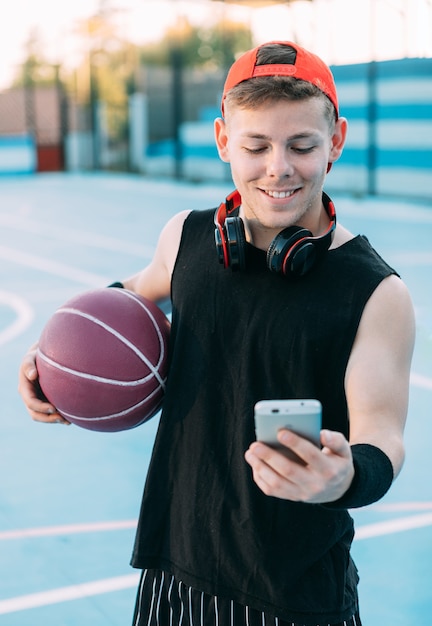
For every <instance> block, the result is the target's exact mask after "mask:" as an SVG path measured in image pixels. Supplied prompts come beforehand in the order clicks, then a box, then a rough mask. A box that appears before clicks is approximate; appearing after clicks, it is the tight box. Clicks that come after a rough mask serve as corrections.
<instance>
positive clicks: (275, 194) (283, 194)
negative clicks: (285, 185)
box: [263, 189, 298, 199]
mask: <svg viewBox="0 0 432 626" xmlns="http://www.w3.org/2000/svg"><path fill="white" fill-rule="evenodd" d="M263 191H264V193H265V194H266V195H267V196H270V198H277V199H281V198H290V197H291V196H293V195H294V194H295V193H296V192H297V191H298V189H292V190H290V191H274V190H272V189H263Z"/></svg>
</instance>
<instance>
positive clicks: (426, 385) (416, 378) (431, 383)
mask: <svg viewBox="0 0 432 626" xmlns="http://www.w3.org/2000/svg"><path fill="white" fill-rule="evenodd" d="M410 383H411V385H414V386H415V387H422V388H423V389H432V378H427V377H426V376H422V375H421V374H416V373H415V372H412V373H411V377H410Z"/></svg>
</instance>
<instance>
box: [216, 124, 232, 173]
mask: <svg viewBox="0 0 432 626" xmlns="http://www.w3.org/2000/svg"><path fill="white" fill-rule="evenodd" d="M214 134H215V141H216V147H217V149H218V152H219V157H220V159H221V160H222V161H224V162H225V163H229V156H228V153H229V151H228V134H227V128H226V122H225V120H224V119H223V118H222V117H217V118H216V119H215V121H214Z"/></svg>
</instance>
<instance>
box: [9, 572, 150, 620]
mask: <svg viewBox="0 0 432 626" xmlns="http://www.w3.org/2000/svg"><path fill="white" fill-rule="evenodd" d="M139 578H140V574H129V575H127V576H117V577H115V578H105V579H103V580H95V581H93V582H90V583H81V584H79V585H70V586H69V587H59V588H58V589H50V590H49V591H41V592H39V593H30V594H28V595H25V596H16V597H15V598H8V599H7V600H0V615H4V614H6V613H15V612H16V611H24V610H26V609H34V608H37V607H40V606H46V605H49V604H57V603H59V602H67V601H69V600H78V599H79V598H87V597H89V596H96V595H99V594H102V593H110V592H113V591H119V590H121V589H129V588H130V587H136V586H137V585H138V582H139Z"/></svg>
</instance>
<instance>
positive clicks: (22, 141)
mask: <svg viewBox="0 0 432 626" xmlns="http://www.w3.org/2000/svg"><path fill="white" fill-rule="evenodd" d="M36 167H37V151H36V144H35V141H34V139H33V138H32V137H30V136H29V135H5V136H0V174H33V173H34V172H35V171H36Z"/></svg>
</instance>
